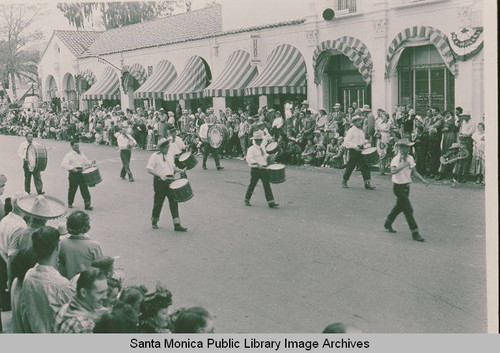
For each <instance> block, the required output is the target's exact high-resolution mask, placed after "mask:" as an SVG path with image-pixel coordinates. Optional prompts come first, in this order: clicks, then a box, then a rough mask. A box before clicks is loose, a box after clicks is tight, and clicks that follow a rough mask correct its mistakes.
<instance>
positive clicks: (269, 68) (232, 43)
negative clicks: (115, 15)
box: [39, 0, 484, 119]
mask: <svg viewBox="0 0 500 353" xmlns="http://www.w3.org/2000/svg"><path fill="white" fill-rule="evenodd" d="M482 5H483V4H482V1H474V0H326V1H325V0H316V1H310V3H309V6H308V9H309V10H308V13H306V14H304V18H302V19H297V20H295V21H288V22H282V23H277V24H272V25H268V26H259V27H253V28H246V29H241V30H232V31H224V30H223V28H222V11H224V9H223V8H221V6H219V5H216V6H212V7H208V8H205V9H200V10H196V11H192V12H190V13H186V14H179V15H175V16H172V17H169V18H165V19H159V20H155V21H150V22H144V23H141V24H136V25H131V26H126V27H122V28H118V29H113V30H108V31H105V32H86V31H55V32H54V35H53V36H52V38H51V40H50V42H49V43H48V45H47V48H46V50H45V52H44V54H43V56H42V58H41V60H40V64H39V72H40V75H41V82H42V92H43V99H44V100H49V99H50V98H51V97H54V96H58V97H61V98H64V100H69V101H74V102H75V104H79V106H80V107H81V108H85V107H87V106H88V104H89V103H90V104H96V102H97V101H98V100H103V101H107V100H109V101H110V102H112V104H121V107H122V108H129V107H134V106H144V105H145V104H146V105H147V106H151V105H152V104H154V105H155V106H158V104H161V105H163V106H166V107H168V108H170V107H171V106H172V105H175V104H177V102H179V103H180V104H181V105H182V106H186V107H191V108H196V107H198V106H203V104H205V105H206V104H209V105H212V104H213V106H214V107H215V108H216V109H221V108H223V107H225V106H233V107H234V106H235V105H236V106H241V105H242V104H243V101H244V100H245V99H246V100H248V99H253V100H254V101H255V102H258V104H259V105H261V106H262V105H268V106H273V105H281V107H282V104H283V103H284V100H285V99H289V98H293V97H300V98H301V99H302V98H306V97H307V99H308V100H309V102H310V105H311V107H313V108H316V109H319V108H325V109H326V110H331V108H332V107H333V105H334V104H335V103H337V102H339V103H341V104H342V105H343V106H344V107H346V106H348V105H351V104H352V103H353V102H356V103H358V105H363V104H369V105H371V106H372V107H373V108H375V109H377V108H382V109H385V110H387V111H389V112H392V111H393V110H394V107H395V106H396V105H398V104H409V105H411V106H412V107H414V108H415V109H416V110H417V114H423V113H424V112H425V108H426V107H427V106H429V105H431V106H437V107H438V108H440V109H441V110H446V109H454V107H456V106H461V107H463V109H464V110H466V111H470V112H471V114H472V116H473V119H478V118H479V117H480V116H481V115H482V114H483V113H484V88H483V86H484V84H483V76H484V74H483V73H484V58H483V50H482V46H483V23H482V11H483V9H482ZM327 9H333V10H334V13H335V15H334V17H333V19H330V20H329V19H328V14H329V11H328V10H327ZM325 10H327V11H325ZM284 11H286V9H284ZM324 16H325V17H326V18H327V19H325V18H324ZM243 97H247V98H243ZM200 102H203V104H202V103H200ZM110 104H111V103H110Z"/></svg>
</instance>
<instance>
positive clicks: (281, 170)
mask: <svg viewBox="0 0 500 353" xmlns="http://www.w3.org/2000/svg"><path fill="white" fill-rule="evenodd" d="M267 171H268V175H269V182H270V183H272V184H280V183H284V182H285V181H286V179H285V165H284V164H271V165H270V166H269V167H267Z"/></svg>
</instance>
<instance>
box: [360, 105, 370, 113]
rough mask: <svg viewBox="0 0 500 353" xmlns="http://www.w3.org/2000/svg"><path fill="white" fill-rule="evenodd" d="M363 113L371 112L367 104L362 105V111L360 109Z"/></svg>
mask: <svg viewBox="0 0 500 353" xmlns="http://www.w3.org/2000/svg"><path fill="white" fill-rule="evenodd" d="M362 110H363V111H364V112H371V111H372V110H371V109H370V106H369V105H368V104H364V105H363V109H362Z"/></svg>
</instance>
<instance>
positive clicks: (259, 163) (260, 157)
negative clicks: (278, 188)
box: [244, 130, 279, 208]
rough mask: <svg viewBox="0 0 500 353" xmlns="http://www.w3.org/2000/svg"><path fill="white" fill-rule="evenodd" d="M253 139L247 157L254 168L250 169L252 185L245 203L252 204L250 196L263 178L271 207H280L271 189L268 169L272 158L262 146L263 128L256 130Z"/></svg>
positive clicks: (246, 195) (249, 187) (249, 186)
mask: <svg viewBox="0 0 500 353" xmlns="http://www.w3.org/2000/svg"><path fill="white" fill-rule="evenodd" d="M252 139H253V145H252V146H251V147H250V148H249V149H248V152H247V158H246V161H247V163H248V165H249V166H250V167H251V168H252V169H251V171H250V176H251V177H250V185H248V189H247V192H246V194H245V200H244V202H245V205H246V206H252V205H251V204H250V198H251V197H252V194H253V191H254V189H255V186H256V185H257V182H258V181H259V179H261V180H262V184H263V185H264V193H265V195H266V200H267V203H268V205H269V207H270V208H278V207H279V203H276V202H274V197H273V191H272V190H271V184H270V183H269V175H268V171H267V169H266V167H267V165H268V163H269V162H270V160H271V158H269V155H268V154H267V152H266V149H265V148H264V147H263V146H262V141H263V140H264V133H263V132H262V131H261V130H257V131H255V132H254V134H253V137H252Z"/></svg>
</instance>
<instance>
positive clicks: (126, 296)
mask: <svg viewBox="0 0 500 353" xmlns="http://www.w3.org/2000/svg"><path fill="white" fill-rule="evenodd" d="M147 292H148V290H147V288H146V287H144V286H129V287H126V288H124V289H123V291H122V292H121V293H120V297H119V302H121V303H123V304H127V305H130V306H131V307H132V309H133V310H134V313H135V315H136V317H137V319H139V316H140V314H141V303H142V300H143V299H144V296H145V295H146V293H147Z"/></svg>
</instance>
